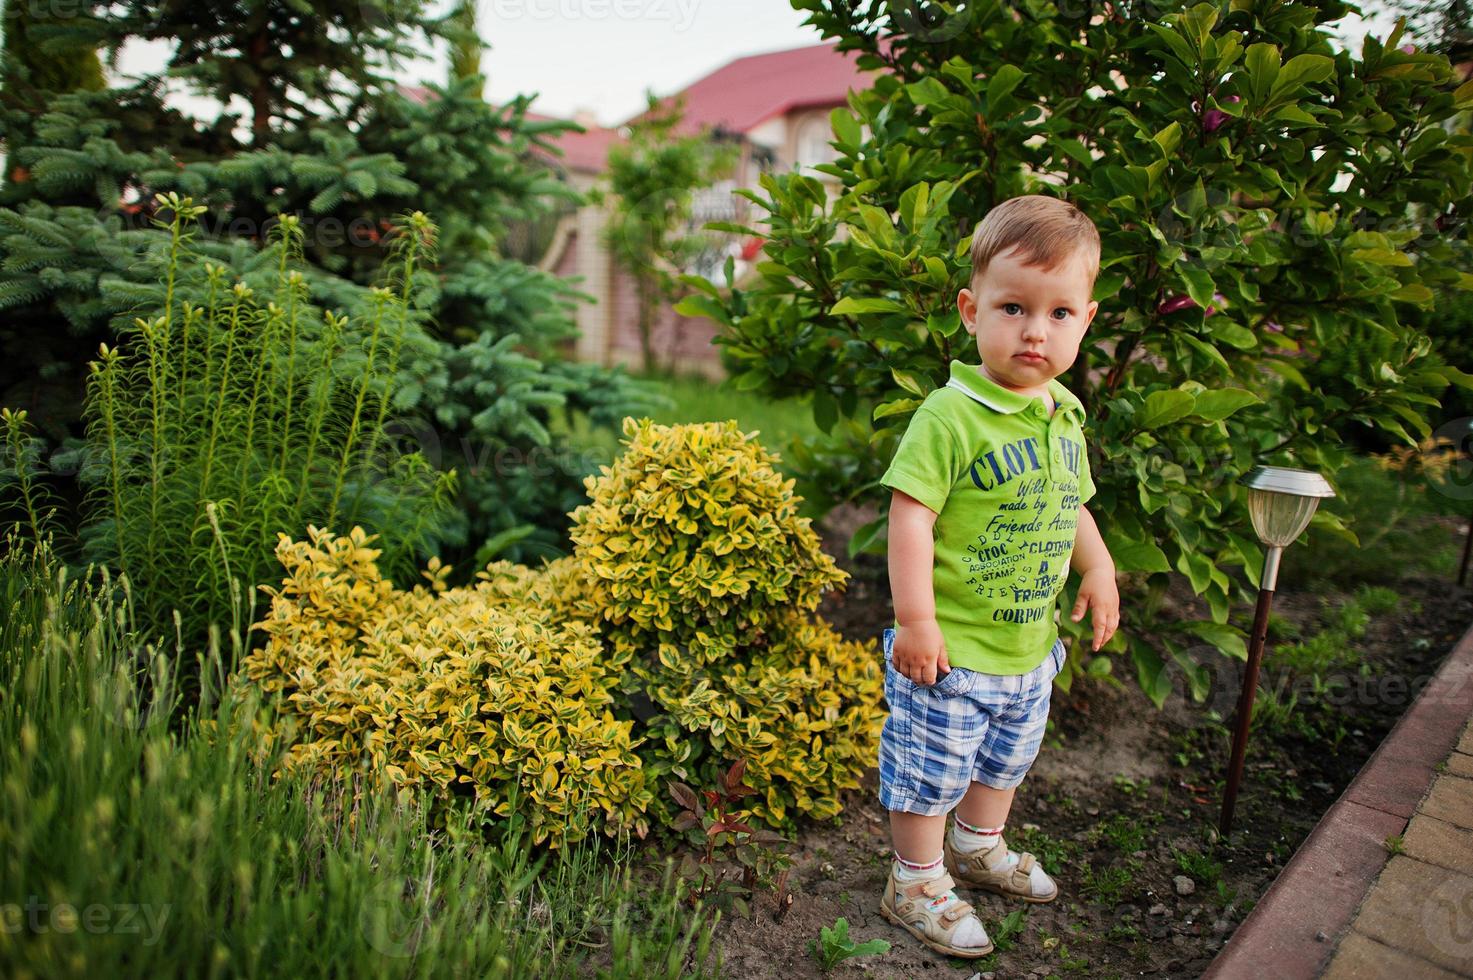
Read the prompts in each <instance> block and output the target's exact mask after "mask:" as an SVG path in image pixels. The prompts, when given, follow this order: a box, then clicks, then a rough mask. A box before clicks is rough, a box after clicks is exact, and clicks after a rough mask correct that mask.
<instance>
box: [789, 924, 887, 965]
mask: <svg viewBox="0 0 1473 980" xmlns="http://www.w3.org/2000/svg"><path fill="white" fill-rule="evenodd" d="M808 949H809V951H810V952H812V953H813V957H814V959H816V960H818V965H819V968H820V969H822V970H823V971H824V972H825V973H827V972H828V971H829V970H832V969H833V968H834V967H835V966H837V965H839V963H841V962H843V961H844V960H847V959H852V958H853V957H855V956H870V955H872V954H875V953H888V952H890V944H889V943H888V942H886V941H885V940H883V939H867V940H865V941H864V942H862V943H856V942H854V941H853V940H852V939H850V938H849V920H848V919H846V918H844V917H843V916H842V915H841V916H839V918H837V919H835V920H834V924H833V925H832V926H820V927H819V930H818V940H817V941H816V942H810V943H809V944H808Z"/></svg>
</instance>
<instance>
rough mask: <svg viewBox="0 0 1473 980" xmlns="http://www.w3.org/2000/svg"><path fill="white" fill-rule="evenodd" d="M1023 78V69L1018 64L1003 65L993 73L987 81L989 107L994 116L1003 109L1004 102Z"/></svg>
mask: <svg viewBox="0 0 1473 980" xmlns="http://www.w3.org/2000/svg"><path fill="white" fill-rule="evenodd" d="M1022 80H1023V70H1022V69H1021V68H1019V67H1018V66H1017V65H1011V64H1007V65H1003V66H1002V67H1001V68H999V69H998V70H997V71H995V72H993V73H992V78H991V80H990V81H988V83H987V108H988V111H990V112H991V113H992V114H993V116H994V117H996V116H997V115H998V114H999V113H1000V112H1001V111H1002V102H1003V100H1004V99H1006V98H1008V96H1010V95H1012V93H1013V89H1015V88H1017V87H1018V83H1019V82H1021V81H1022Z"/></svg>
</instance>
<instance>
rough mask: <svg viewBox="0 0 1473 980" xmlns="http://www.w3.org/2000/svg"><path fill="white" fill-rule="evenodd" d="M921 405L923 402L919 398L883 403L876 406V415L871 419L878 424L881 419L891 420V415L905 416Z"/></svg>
mask: <svg viewBox="0 0 1473 980" xmlns="http://www.w3.org/2000/svg"><path fill="white" fill-rule="evenodd" d="M920 404H921V401H920V399H919V398H896V399H895V400H893V401H888V402H882V403H880V404H879V405H876V406H875V411H874V414H873V415H871V416H870V418H871V419H873V420H875V421H877V422H878V421H879V420H880V419H883V418H889V417H890V416H891V415H904V414H905V413H906V412H913V411H915V410H916V409H917V408H919V407H920Z"/></svg>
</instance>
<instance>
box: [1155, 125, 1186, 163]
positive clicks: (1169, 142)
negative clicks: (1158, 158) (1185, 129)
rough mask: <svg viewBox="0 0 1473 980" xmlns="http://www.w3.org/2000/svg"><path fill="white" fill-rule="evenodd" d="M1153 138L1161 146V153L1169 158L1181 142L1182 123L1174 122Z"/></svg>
mask: <svg viewBox="0 0 1473 980" xmlns="http://www.w3.org/2000/svg"><path fill="white" fill-rule="evenodd" d="M1151 138H1152V139H1153V140H1155V141H1156V145H1157V146H1159V147H1161V155H1162V156H1163V157H1167V158H1169V157H1170V156H1171V154H1173V153H1175V152H1176V148H1177V146H1178V145H1179V144H1180V143H1181V123H1178V122H1173V123H1172V124H1171V125H1169V126H1167V127H1166V128H1165V129H1163V130H1161V132H1159V133H1157V134H1156V135H1155V136H1153V137H1151Z"/></svg>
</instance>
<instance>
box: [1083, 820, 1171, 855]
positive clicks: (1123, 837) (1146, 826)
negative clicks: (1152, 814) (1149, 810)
mask: <svg viewBox="0 0 1473 980" xmlns="http://www.w3.org/2000/svg"><path fill="white" fill-rule="evenodd" d="M1159 821H1160V818H1159V817H1156V818H1154V819H1152V818H1149V817H1144V818H1143V817H1141V816H1135V815H1131V814H1125V813H1117V814H1115V815H1114V816H1113V817H1111V818H1110V819H1109V820H1107V821H1106V822H1105V823H1104V824H1103V825H1102V826H1100V827H1099V828H1097V829H1096V830H1094V831H1091V834H1092V835H1094V836H1095V837H1096V838H1097V839H1103V840H1104V841H1105V842H1107V843H1108V844H1109V845H1110V846H1111V847H1113V848H1114V849H1115V850H1117V851H1119V852H1120V853H1121V854H1134V853H1135V852H1136V851H1139V850H1143V849H1144V848H1145V846H1146V838H1147V836H1148V835H1149V834H1150V831H1151V827H1152V826H1153V825H1154V824H1155V823H1157V822H1159Z"/></svg>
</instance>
